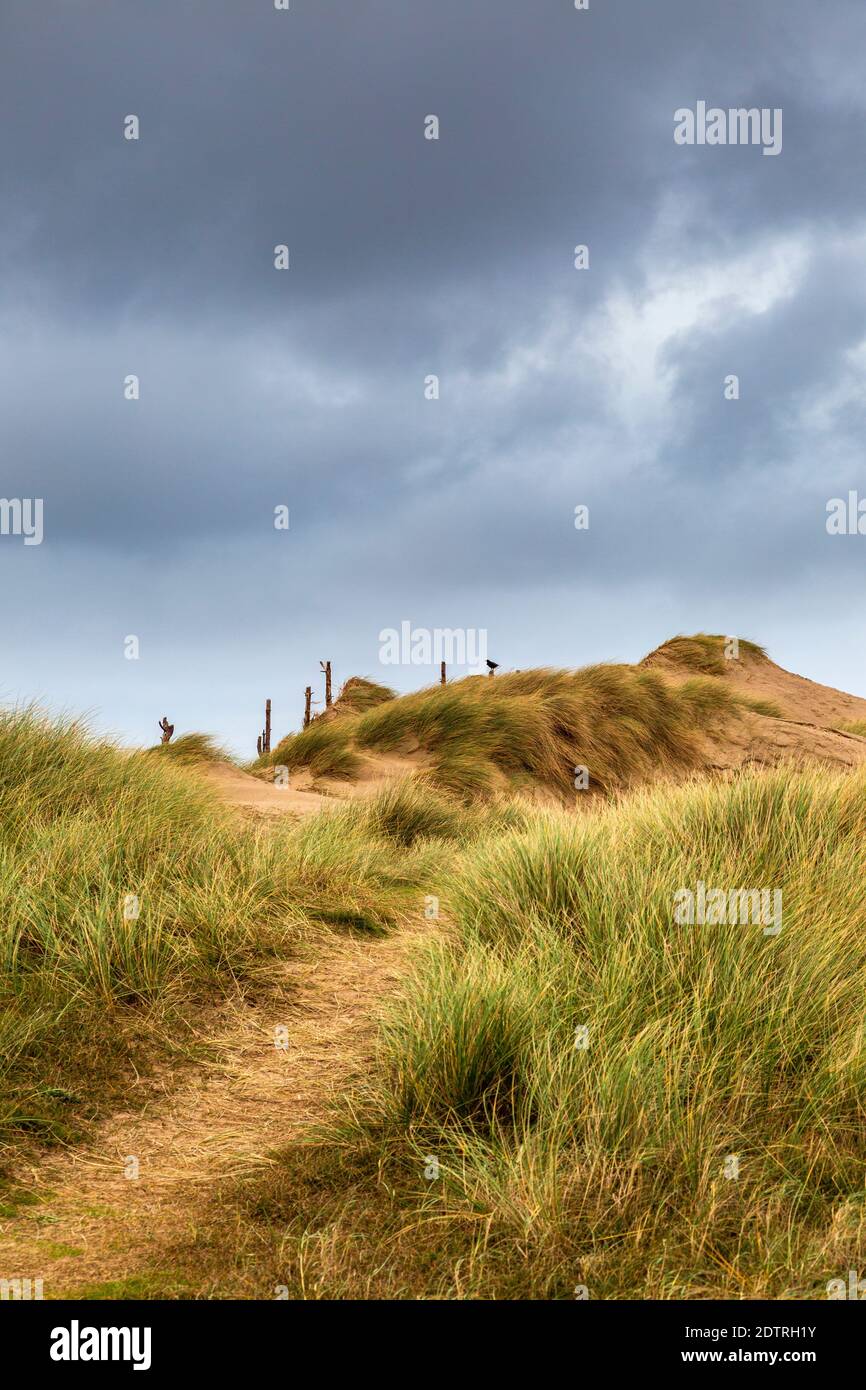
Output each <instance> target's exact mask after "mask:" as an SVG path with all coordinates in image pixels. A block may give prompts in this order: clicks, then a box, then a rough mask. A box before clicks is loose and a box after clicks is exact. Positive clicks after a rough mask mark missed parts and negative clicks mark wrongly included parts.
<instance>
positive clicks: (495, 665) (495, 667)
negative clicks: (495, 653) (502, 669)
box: [485, 658, 499, 671]
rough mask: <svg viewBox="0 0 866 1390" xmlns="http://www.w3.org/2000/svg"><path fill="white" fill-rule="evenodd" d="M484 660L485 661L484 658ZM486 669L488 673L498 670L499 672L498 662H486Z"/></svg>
mask: <svg viewBox="0 0 866 1390" xmlns="http://www.w3.org/2000/svg"><path fill="white" fill-rule="evenodd" d="M485 659H486V658H485ZM487 669H488V671H498V670H499V662H498V661H488V662H487Z"/></svg>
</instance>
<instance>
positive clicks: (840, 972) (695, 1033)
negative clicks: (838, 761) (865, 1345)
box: [355, 769, 866, 1299]
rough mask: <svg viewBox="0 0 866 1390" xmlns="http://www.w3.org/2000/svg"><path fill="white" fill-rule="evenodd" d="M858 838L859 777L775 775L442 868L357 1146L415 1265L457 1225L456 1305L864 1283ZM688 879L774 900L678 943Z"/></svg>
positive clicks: (496, 845)
mask: <svg viewBox="0 0 866 1390" xmlns="http://www.w3.org/2000/svg"><path fill="white" fill-rule="evenodd" d="M864 843H866V776H864V775H862V774H858V775H855V776H849V777H846V776H844V775H834V774H831V773H827V772H817V771H816V772H812V773H803V772H795V771H793V770H788V769H779V770H775V771H773V772H770V773H764V774H759V773H755V774H750V775H744V776H741V777H739V778H738V779H736V780H734V781H733V782H730V783H726V784H709V783H693V784H689V785H685V786H681V787H678V788H673V787H669V786H665V787H658V788H656V789H654V790H651V791H643V792H641V793H638V794H635V795H634V796H631V797H629V798H627V799H626V800H624V801H623V802H621V803H620V804H617V805H613V806H609V807H607V808H605V809H601V810H598V811H596V812H594V813H592V814H590V815H587V816H584V817H580V818H574V817H569V816H566V815H563V814H560V813H551V812H546V813H539V812H536V813H535V814H534V817H533V821H532V823H530V824H528V825H524V826H523V828H518V829H515V830H507V831H505V833H499V834H497V835H495V836H493V837H490V838H486V839H485V838H482V839H481V840H479V841H477V842H476V843H475V844H473V845H472V846H471V847H470V848H468V850H467V851H466V852H465V853H464V854H463V855H462V856H461V857H460V859H459V862H458V863H457V865H456V871H455V872H454V874H453V878H452V877H451V876H450V875H449V882H448V884H447V885H443V889H442V893H443V905H444V909H445V911H446V912H447V914H448V916H449V918H450V919H451V920H452V921H453V922H454V923H455V924H456V929H455V930H453V931H452V932H451V933H450V934H449V933H444V934H440V935H439V936H437V937H436V938H433V939H431V941H429V942H428V943H427V944H426V945H425V947H424V949H423V950H422V951H421V952H420V953H419V956H418V958H417V960H416V965H415V970H414V973H413V975H412V976H411V978H410V979H409V980H408V982H407V983H406V985H405V986H404V989H403V992H402V995H401V997H400V999H399V1000H398V1002H397V1003H396V1004H395V1005H394V1007H393V1009H392V1011H391V1014H390V1017H389V1019H388V1021H387V1024H386V1026H385V1031H384V1034H383V1038H382V1045H381V1059H380V1070H379V1075H378V1080H377V1081H376V1083H375V1084H373V1085H372V1086H371V1087H370V1088H369V1089H368V1092H367V1094H366V1096H365V1098H364V1101H363V1104H362V1105H361V1108H362V1110H363V1113H364V1114H365V1116H366V1120H365V1127H364V1128H363V1129H362V1132H361V1133H360V1134H358V1136H357V1138H356V1141H355V1142H356V1144H357V1146H358V1148H359V1152H361V1151H363V1150H365V1149H366V1148H368V1147H369V1146H371V1145H372V1147H373V1149H374V1150H378V1151H379V1153H380V1159H379V1161H380V1163H382V1162H384V1163H385V1165H386V1172H387V1171H388V1165H390V1170H391V1172H392V1173H393V1174H403V1175H404V1180H405V1175H406V1174H414V1175H415V1179H414V1189H412V1190H413V1191H414V1197H412V1198H407V1201H414V1202H415V1203H416V1205H418V1210H419V1213H420V1214H419V1215H418V1217H417V1218H416V1219H417V1221H418V1225H419V1230H420V1229H421V1228H424V1223H425V1221H429V1223H430V1226H429V1231H428V1233H427V1235H426V1237H422V1235H421V1234H419V1236H418V1239H419V1242H420V1243H421V1245H422V1246H423V1247H424V1248H425V1249H428V1250H429V1248H430V1246H431V1244H433V1245H435V1235H433V1234H430V1233H434V1232H435V1231H436V1230H439V1231H444V1230H446V1229H449V1228H450V1227H454V1228H461V1223H462V1229H463V1230H464V1231H471V1232H474V1234H473V1235H472V1236H471V1237H470V1236H468V1235H467V1237H466V1243H465V1245H464V1254H463V1258H462V1262H461V1271H462V1272H461V1278H460V1281H459V1293H460V1294H461V1295H462V1296H470V1297H471V1296H476V1297H490V1296H494V1297H495V1296H503V1297H529V1298H535V1297H540V1298H543V1297H562V1298H569V1297H573V1296H574V1290H575V1289H576V1288H578V1287H579V1286H583V1287H586V1288H587V1289H588V1290H589V1295H590V1297H593V1298H674V1297H686V1298H697V1299H699V1298H709V1297H718V1298H728V1299H732V1298H733V1299H736V1298H742V1297H756V1298H793V1299H797V1298H810V1297H824V1296H826V1292H825V1290H826V1283H827V1281H828V1280H829V1279H831V1278H835V1277H839V1276H844V1275H845V1271H846V1270H848V1269H849V1268H862V1267H863V1266H864V1263H866V1188H864V1172H866V1167H864V1158H866V1111H864V1104H866V1023H864V1014H863V999H864V985H866V908H864V900H863V894H862V861H863V845H864ZM699 880H701V881H703V882H704V883H705V884H707V885H718V886H722V887H726V888H727V887H736V888H741V887H763V886H768V887H780V888H781V889H782V891H783V903H784V908H783V926H782V930H781V932H780V933H779V934H778V935H775V936H774V935H767V934H765V932H764V931H763V929H762V926H761V925H760V924H752V923H751V922H746V923H744V924H742V925H740V924H721V925H709V924H705V925H692V926H680V925H677V924H676V923H675V921H674V918H673V910H672V908H673V900H674V895H675V894H676V893H677V891H678V890H680V889H683V888H686V887H692V888H694V887H695V885H696V884H697V882H698V881H699ZM359 1104H360V1102H359ZM356 1133H357V1131H356ZM431 1157H435V1160H436V1163H437V1165H438V1170H439V1174H440V1176H439V1177H438V1179H437V1180H436V1181H435V1182H431V1181H430V1180H429V1179H424V1178H422V1176H421V1175H422V1173H423V1172H424V1171H425V1168H427V1169H428V1170H429V1160H430V1159H431ZM397 1180H398V1179H397V1178H396V1177H394V1178H392V1181H397ZM410 1187H411V1180H410ZM442 1277H443V1276H441V1274H440V1278H442ZM438 1292H439V1293H440V1294H443V1293H444V1294H445V1295H446V1296H447V1294H448V1292H449V1290H448V1284H447V1280H446V1282H445V1283H444V1284H441V1285H440V1286H439V1289H438ZM450 1292H451V1295H452V1296H453V1295H454V1294H455V1293H456V1292H458V1287H457V1285H455V1286H454V1287H452V1288H451V1290H450Z"/></svg>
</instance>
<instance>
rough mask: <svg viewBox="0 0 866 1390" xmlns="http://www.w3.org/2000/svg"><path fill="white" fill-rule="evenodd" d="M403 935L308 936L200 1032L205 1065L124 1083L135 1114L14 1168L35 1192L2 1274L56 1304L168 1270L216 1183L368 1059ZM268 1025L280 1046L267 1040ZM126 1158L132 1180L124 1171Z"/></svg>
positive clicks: (0, 1260)
mask: <svg viewBox="0 0 866 1390" xmlns="http://www.w3.org/2000/svg"><path fill="white" fill-rule="evenodd" d="M413 935H414V932H413V931H412V930H409V931H406V932H403V933H397V934H395V935H394V936H391V937H386V938H382V937H379V938H375V939H370V940H360V939H357V938H353V939H346V938H340V937H335V936H333V935H327V936H325V935H323V937H322V938H321V939H318V940H316V941H313V942H310V943H308V944H307V946H306V948H305V949H304V952H303V954H302V955H301V956H299V958H298V959H296V960H292V961H287V962H284V963H283V965H282V967H281V972H282V979H281V980H280V982H279V985H278V987H277V989H276V990H275V991H274V994H273V997H272V998H271V999H269V1001H268V1002H267V1003H266V1004H262V1005H260V1006H256V1007H249V1006H248V1005H245V1004H243V1003H238V1004H236V1005H235V1006H233V1008H232V1010H231V1011H230V1012H229V1013H227V1014H226V1015H225V1016H224V1017H223V1019H222V1024H223V1026H222V1027H221V1029H220V1031H219V1033H218V1034H217V1035H216V1036H212V1037H209V1038H208V1039H207V1043H208V1055H209V1056H211V1055H212V1058H213V1059H212V1060H211V1061H206V1062H205V1063H204V1064H202V1065H189V1066H187V1065H185V1066H183V1067H181V1068H180V1069H179V1070H172V1069H170V1068H166V1069H163V1070H162V1071H161V1072H159V1073H158V1074H157V1075H156V1076H155V1077H153V1078H149V1079H148V1080H147V1081H142V1080H134V1081H133V1086H132V1089H133V1090H135V1091H137V1093H138V1099H139V1100H140V1099H141V1098H142V1096H143V1097H144V1103H143V1104H136V1108H135V1110H134V1111H133V1112H130V1113H120V1114H115V1115H113V1116H112V1117H111V1119H110V1120H108V1121H107V1122H105V1123H104V1124H103V1125H102V1126H100V1128H99V1129H98V1131H97V1133H96V1135H95V1136H94V1138H93V1139H92V1141H91V1142H89V1143H88V1144H86V1145H84V1146H82V1147H77V1148H71V1149H68V1150H65V1151H63V1152H62V1153H59V1154H56V1155H54V1156H51V1157H46V1158H43V1159H41V1160H38V1161H35V1162H34V1163H33V1164H32V1166H31V1167H30V1169H29V1171H28V1170H27V1169H26V1168H20V1169H19V1173H18V1177H19V1179H20V1181H21V1183H22V1184H23V1186H24V1187H26V1188H27V1189H29V1190H30V1191H32V1192H33V1193H35V1194H37V1195H38V1197H39V1199H40V1200H39V1201H38V1203H37V1204H36V1205H33V1206H27V1207H24V1208H22V1209H20V1211H19V1213H18V1214H17V1215H16V1216H14V1217H13V1218H11V1219H6V1220H3V1221H2V1222H0V1277H4V1278H13V1277H19V1278H28V1277H29V1278H31V1279H32V1278H42V1279H43V1281H44V1296H45V1297H46V1298H52V1297H55V1298H56V1297H67V1296H73V1295H75V1294H77V1293H80V1292H81V1291H82V1290H85V1289H87V1288H89V1287H92V1286H93V1285H101V1284H104V1283H106V1282H109V1281H116V1280H128V1279H131V1278H135V1277H136V1276H141V1275H144V1276H145V1277H147V1276H149V1275H151V1274H152V1272H153V1271H160V1270H170V1269H171V1267H172V1263H173V1259H172V1254H171V1251H172V1250H173V1249H174V1248H175V1247H176V1246H177V1245H178V1244H183V1245H189V1244H192V1245H193V1246H194V1244H195V1240H196V1233H197V1231H199V1230H200V1229H202V1228H203V1227H205V1226H206V1225H207V1219H208V1216H207V1213H208V1210H209V1208H211V1207H212V1203H213V1201H214V1198H215V1196H216V1195H218V1184H219V1182H220V1180H221V1179H225V1178H228V1177H237V1176H238V1175H239V1174H242V1173H249V1172H250V1171H252V1170H254V1169H255V1168H256V1167H258V1166H260V1165H261V1164H263V1163H267V1162H268V1161H269V1160H268V1157H267V1155H268V1151H269V1150H272V1149H273V1148H275V1147H277V1146H282V1145H285V1144H287V1143H288V1142H290V1141H291V1140H293V1139H296V1138H298V1137H299V1136H300V1135H301V1134H302V1133H303V1132H304V1130H305V1129H306V1127H308V1126H309V1125H310V1124H312V1123H315V1122H317V1121H321V1120H322V1119H324V1118H325V1117H326V1115H327V1113H328V1110H329V1106H330V1103H331V1102H332V1100H333V1099H334V1097H336V1096H338V1095H339V1094H340V1093H342V1092H344V1091H345V1089H346V1087H347V1086H348V1085H350V1084H351V1082H352V1081H353V1080H354V1079H355V1078H357V1077H358V1076H360V1075H361V1073H363V1072H364V1071H365V1069H367V1068H368V1067H369V1066H370V1065H371V1064H372V1060H373V1054H374V1048H375V1036H376V1017H377V1012H378V1006H379V1003H380V1001H381V1000H382V999H383V997H385V996H387V995H388V994H390V993H391V992H392V990H393V987H394V985H395V983H396V982H397V980H398V979H399V977H400V975H401V972H402V969H403V966H404V962H405V956H406V949H407V946H408V943H409V939H410V938H411V937H412V936H413ZM279 1026H283V1027H284V1028H285V1029H286V1038H287V1043H288V1045H287V1047H286V1048H278V1047H276V1046H275V1034H274V1030H275V1028H277V1027H279ZM130 1158H135V1159H136V1160H137V1162H138V1177H135V1178H129V1177H127V1176H125V1172H126V1171H132V1169H131V1165H130ZM121 1296H122V1295H121ZM272 1296H273V1294H272V1291H270V1290H269V1289H263V1290H262V1297H263V1298H266V1297H272Z"/></svg>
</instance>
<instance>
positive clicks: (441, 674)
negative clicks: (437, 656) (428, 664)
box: [439, 661, 445, 685]
mask: <svg viewBox="0 0 866 1390" xmlns="http://www.w3.org/2000/svg"><path fill="white" fill-rule="evenodd" d="M439 684H440V685H444V684H445V662H444V661H443V662H442V663H441V664H440V667H439Z"/></svg>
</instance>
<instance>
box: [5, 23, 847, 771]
mask: <svg viewBox="0 0 866 1390" xmlns="http://www.w3.org/2000/svg"><path fill="white" fill-rule="evenodd" d="M864 52H866V5H864V4H863V3H862V0H824V2H823V3H822V4H820V5H817V4H815V3H814V0H761V3H760V4H757V3H755V0H727V3H724V4H711V3H709V0H700V2H699V3H698V2H697V0H653V3H652V4H647V3H646V0H589V8H588V9H587V10H581V11H578V10H576V9H575V7H574V3H573V0H435V3H434V0H291V3H290V8H289V9H288V10H276V9H275V7H274V4H273V0H231V3H229V0H182V2H181V0H148V3H146V4H142V3H140V0H44V2H43V3H36V0H4V3H3V5H2V8H0V118H2V130H3V138H2V143H0V180H2V193H3V198H2V226H0V324H2V332H0V354H2V360H0V430H2V480H0V493H2V496H4V497H5V498H7V499H11V498H42V499H43V500H44V539H43V542H42V544H41V545H29V546H28V545H24V543H23V538H22V537H21V536H16V535H14V534H9V535H3V536H0V582H2V586H3V596H4V600H5V602H4V605H3V613H4V641H3V662H2V674H0V694H2V697H3V698H4V700H6V701H11V700H15V699H37V700H39V701H41V702H42V703H45V704H48V705H50V706H51V707H53V708H58V709H66V710H69V711H74V712H79V711H82V710H87V711H90V712H91V714H92V717H93V722H94V724H95V725H96V727H98V728H101V729H106V730H110V731H113V732H115V733H116V734H117V735H118V736H119V737H121V738H122V739H123V740H124V741H125V742H128V743H138V742H153V741H155V739H156V737H157V736H158V731H157V730H156V721H157V719H158V718H159V717H160V716H161V715H162V714H168V716H169V718H170V719H171V720H173V722H174V723H175V725H176V727H177V731H178V733H181V732H183V731H187V730H190V729H205V730H210V731H212V732H214V733H216V734H217V735H218V736H219V737H220V738H221V739H223V740H224V741H226V742H227V743H228V744H230V745H231V746H232V747H233V748H234V749H235V750H236V751H238V752H242V753H247V754H250V753H252V751H253V749H254V745H255V737H256V733H257V732H258V729H259V728H260V726H261V722H262V714H261V706H262V704H263V701H264V698H265V696H268V695H269V696H271V697H272V699H273V702H274V726H275V732H276V733H278V734H279V733H281V732H284V731H286V730H287V729H288V728H291V727H295V726H296V725H297V723H298V721H299V717H300V714H301V711H302V706H303V688H304V686H305V685H306V684H308V683H312V684H313V685H314V687H315V688H316V692H317V694H318V693H319V690H318V687H319V676H318V663H319V659H320V658H330V659H331V660H332V661H333V664H334V673H335V681H336V682H337V683H339V682H340V681H341V680H342V679H344V678H345V677H346V676H348V675H350V674H361V675H368V676H371V677H372V678H374V679H377V680H384V681H385V682H386V683H388V684H391V685H395V686H397V687H398V688H399V689H404V690H405V689H411V688H414V687H416V686H419V685H422V684H426V683H428V682H429V681H431V680H433V679H434V677H435V674H436V673H435V672H434V670H433V669H432V668H430V667H418V666H412V665H406V666H399V667H393V666H390V667H389V666H385V667H383V666H382V665H381V664H380V660H379V652H380V643H379V634H380V631H381V630H382V629H385V628H391V627H399V625H400V623H401V622H402V621H404V620H409V621H410V622H411V623H412V625H413V627H415V628H420V627H426V628H429V629H435V628H437V627H438V628H476V629H484V630H486V632H487V634H488V636H487V643H488V650H489V653H490V655H491V657H493V659H495V660H497V661H499V662H500V663H501V664H502V665H503V666H504V667H513V666H517V667H526V666H529V665H537V664H546V665H564V666H574V665H582V664H585V663H587V662H589V661H596V660H606V659H613V660H636V659H638V658H639V657H640V656H642V655H643V654H644V653H645V652H646V651H648V650H650V649H651V648H652V647H654V646H655V645H657V644H658V643H659V642H660V641H662V640H664V638H666V637H668V636H672V635H673V634H675V633H677V632H692V631H697V630H705V631H713V632H723V633H726V634H727V633H730V634H738V635H741V636H745V637H751V638H753V639H756V640H758V641H761V642H763V643H765V644H766V645H768V646H769V648H770V651H771V654H772V655H773V656H774V657H775V659H777V660H778V661H780V662H781V663H782V664H783V665H786V666H789V667H791V668H793V669H795V670H798V671H800V672H802V673H803V674H806V675H809V676H811V677H812V678H814V679H818V680H822V681H825V682H828V683H830V684H834V685H839V686H841V687H843V688H845V689H848V690H852V691H855V692H857V693H860V694H866V672H864V656H863V651H864V646H863V642H862V640H861V633H860V624H859V614H860V611H861V602H862V601H861V595H862V575H863V569H864V563H866V536H857V535H848V536H831V535H828V533H827V530H826V505H827V502H828V500H829V499H830V498H833V497H838V496H842V497H846V496H847V494H848V492H849V491H850V490H858V489H859V490H861V491H862V492H863V495H864V496H866V470H864V467H863V455H864V426H866V182H864V163H866V161H864V149H866V85H864V82H863V64H864ZM701 101H705V102H706V103H707V105H708V106H709V107H719V108H722V109H724V110H727V109H728V108H735V107H746V108H753V107H754V108H769V109H774V110H775V109H777V108H778V109H780V110H781V111H782V113H783V126H782V129H783V145H782V150H781V153H780V154H778V156H775V157H766V156H764V154H763V152H762V148H761V147H760V145H725V146H720V145H715V146H713V145H697V144H695V145H689V146H683V145H678V144H676V143H675V141H674V128H675V122H674V113H675V111H677V110H678V109H681V108H691V109H695V108H696V106H697V103H698V102H701ZM129 115H135V116H137V118H138V122H139V138H138V139H137V140H128V139H126V138H125V137H124V129H125V121H126V118H127V117H128V116H129ZM430 115H435V116H437V117H438V121H439V138H438V140H430V139H426V138H425V121H426V118H427V117H428V116H430ZM283 244H285V245H287V246H288V247H289V269H288V270H277V269H276V268H275V265H274V248H275V246H278V245H283ZM579 244H580V245H586V246H588V248H589V266H588V268H587V269H581V270H577V269H575V266H574V259H575V256H574V248H575V246H576V245H579ZM132 374H134V375H135V376H137V377H138V379H139V399H138V400H128V399H126V398H125V389H124V384H125V381H126V379H127V378H128V377H129V376H130V375H132ZM433 374H435V375H436V376H437V377H438V378H439V399H437V400H430V399H426V398H425V379H426V378H428V377H429V376H431V375H433ZM730 375H736V376H737V377H738V379H739V399H736V400H731V399H726V394H725V381H726V378H727V377H729V376H730ZM580 504H583V505H585V506H587V507H588V508H589V517H590V524H589V528H588V529H587V530H581V531H578V530H576V529H575V526H574V509H575V507H576V506H577V505H580ZM278 506H286V507H288V508H289V509H290V518H291V520H290V527H289V529H288V530H277V529H276V528H275V526H274V508H275V507H278ZM130 635H134V636H136V637H137V638H138V640H139V651H140V655H139V658H138V660H128V659H127V658H126V656H125V639H126V638H127V637H128V636H130ZM454 674H455V675H456V674H459V672H457V671H455V672H454Z"/></svg>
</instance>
